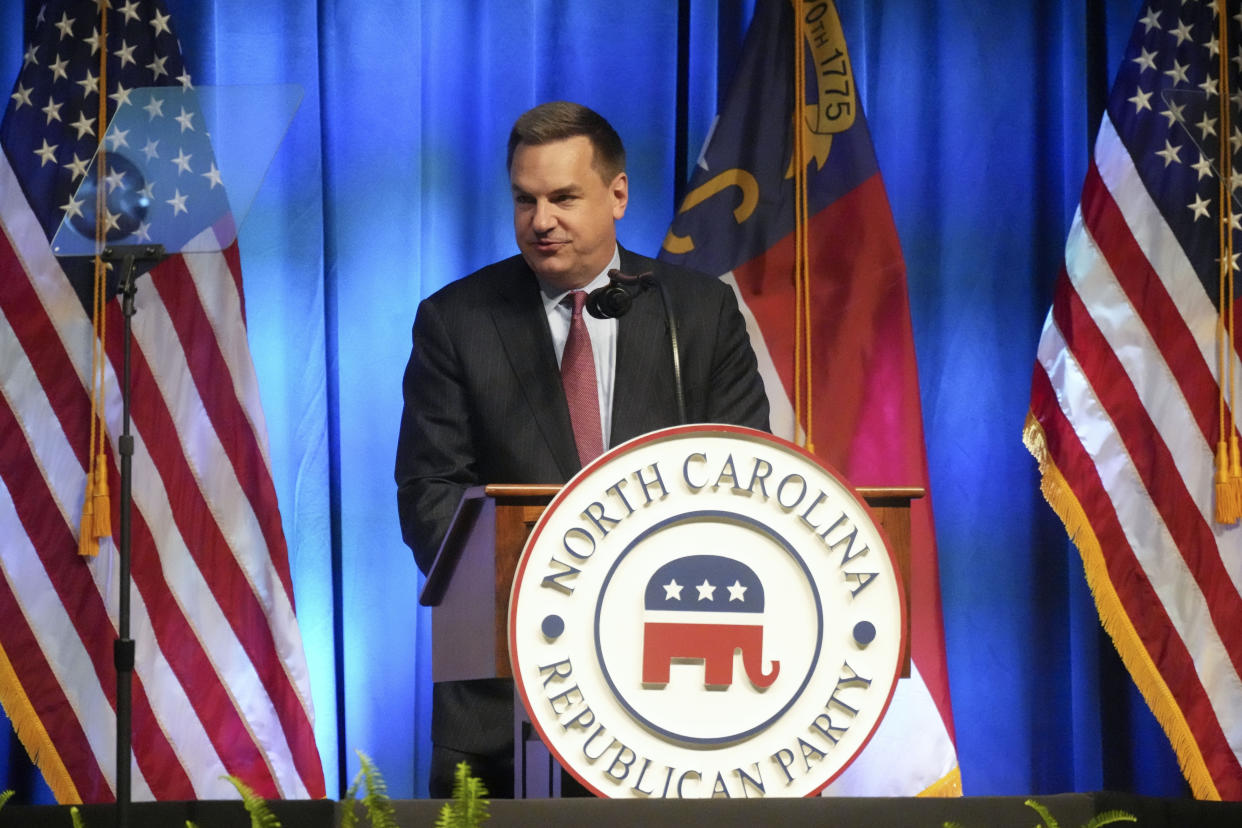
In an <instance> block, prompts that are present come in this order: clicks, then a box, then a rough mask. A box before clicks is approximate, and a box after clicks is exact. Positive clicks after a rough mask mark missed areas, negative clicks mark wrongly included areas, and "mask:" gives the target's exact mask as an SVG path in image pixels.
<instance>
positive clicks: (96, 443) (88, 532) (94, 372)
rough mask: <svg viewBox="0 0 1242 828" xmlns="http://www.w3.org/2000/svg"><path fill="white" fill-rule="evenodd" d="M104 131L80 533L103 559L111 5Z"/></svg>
mask: <svg viewBox="0 0 1242 828" xmlns="http://www.w3.org/2000/svg"><path fill="white" fill-rule="evenodd" d="M99 42H100V44H101V46H100V49H99V90H98V92H99V95H98V97H99V126H98V129H97V136H98V138H97V143H98V146H99V150H98V152H97V153H96V156H97V157H96V162H95V174H96V184H95V272H94V285H93V291H92V302H91V329H92V338H91V430H90V445H89V448H88V450H87V457H88V461H87V469H86V497H85V498H84V499H83V502H82V524H81V526H80V528H79V530H78V554H79V555H88V556H93V555H98V554H99V542H100V541H101V540H102V539H104V538H107V537H110V536H111V535H112V502H111V499H110V498H109V496H108V461H107V455H106V454H105V447H106V446H107V445H108V433H107V422H106V420H105V419H104V413H105V412H104V405H105V400H106V399H107V395H106V393H105V390H106V389H105V379H106V377H107V370H106V367H107V353H106V352H105V350H104V342H105V336H106V335H107V315H106V313H105V308H106V306H107V292H108V291H107V270H106V268H105V265H104V262H103V259H102V258H101V256H100V253H101V251H102V250H103V247H104V241H105V240H106V237H107V232H108V231H107V223H106V222H105V220H104V219H105V213H106V209H107V186H106V181H105V175H106V172H107V170H106V164H105V163H104V161H105V156H106V150H105V147H104V141H103V136H104V131H105V130H106V129H107V121H108V98H107V87H108V48H107V43H108V13H107V4H100V7H99Z"/></svg>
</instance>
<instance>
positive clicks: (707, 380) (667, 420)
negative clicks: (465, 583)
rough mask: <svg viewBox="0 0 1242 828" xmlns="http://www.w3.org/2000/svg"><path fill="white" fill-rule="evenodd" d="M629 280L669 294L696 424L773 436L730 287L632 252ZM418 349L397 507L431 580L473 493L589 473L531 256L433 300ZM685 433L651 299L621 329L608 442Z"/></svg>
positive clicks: (656, 298)
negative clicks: (465, 496) (641, 277)
mask: <svg viewBox="0 0 1242 828" xmlns="http://www.w3.org/2000/svg"><path fill="white" fill-rule="evenodd" d="M621 270H622V271H623V272H625V273H629V274H639V273H646V272H651V273H653V274H654V276H655V278H656V279H658V280H659V281H660V282H662V283H663V285H664V286H665V289H666V291H667V293H668V295H669V298H670V304H671V305H672V308H673V314H674V318H675V320H676V324H677V333H678V339H679V342H680V348H679V352H680V355H681V369H682V384H683V387H684V389H685V402H686V416H687V421H688V422H692V423H695V422H698V423H712V422H717V423H731V424H734V425H744V426H750V427H752V428H758V429H763V430H767V428H768V403H767V398H766V397H765V395H764V391H763V384H762V381H761V380H760V378H759V374H758V370H757V367H756V362H755V356H754V353H753V351H752V350H751V347H750V340H749V338H748V337H747V334H746V327H745V323H744V321H743V319H742V316H741V313H740V312H739V311H738V308H737V302H736V300H735V298H734V296H733V291H732V290H731V289H730V288H729V286H728V285H725V284H724V283H723V282H720V281H719V280H717V279H712V278H709V277H706V276H704V275H702V274H699V273H694V272H692V271H689V270H686V269H684V268H679V267H676V266H673V265H668V264H665V263H663V262H657V261H655V260H653V259H648V258H646V257H644V256H639V255H636V254H634V253H630V252H629V251H627V250H624V249H622V250H621ZM413 339H414V344H413V350H412V352H411V354H410V361H409V365H408V366H407V367H406V371H405V380H404V386H403V390H404V394H405V409H404V411H403V413H402V417H401V433H400V437H399V440H398V443H397V464H396V478H397V504H398V510H399V512H400V516H401V534H402V537H403V538H404V540H405V542H406V543H407V544H408V545H409V546H410V548H411V549H413V550H414V558H415V560H416V561H417V562H418V566H419V568H420V569H422V570H423V571H424V572H426V571H427V570H428V569H429V568H430V566H431V562H432V560H433V559H434V557H435V553H436V551H437V549H438V547H439V544H440V541H441V539H442V538H443V536H444V533H445V531H446V529H447V527H448V523H449V521H450V520H451V519H452V516H453V513H454V511H455V510H456V508H457V503H458V501H459V500H460V499H461V495H462V493H463V492H464V491H465V490H466V489H467V488H469V487H470V486H473V485H478V484H480V483H564V482H566V481H567V480H569V478H571V477H572V476H573V475H574V474H575V473H576V472H577V471H578V470H579V469H580V465H579V463H578V456H577V451H576V449H575V448H574V439H573V428H572V426H571V425H570V420H569V406H568V404H567V403H566V401H565V393H564V390H563V389H562V386H561V379H560V370H559V368H558V367H557V363H556V353H555V351H554V349H553V346H552V336H551V333H550V331H549V329H548V321H547V316H546V314H545V312H544V308H543V302H542V299H541V296H540V291H539V284H538V282H537V281H536V279H535V276H534V273H533V272H532V271H531V270H530V268H529V267H528V266H527V264H526V262H525V261H524V260H523V259H522V257H521V256H514V257H513V258H511V259H506V260H504V261H502V262H497V263H495V264H493V265H489V266H488V267H485V268H483V269H482V270H479V271H477V272H475V273H473V274H471V275H469V276H467V277H466V278H464V279H461V280H459V281H457V282H454V283H452V284H449V285H447V286H446V287H444V288H442V289H441V290H439V291H437V292H436V293H435V294H433V295H432V296H430V297H428V298H427V299H425V300H424V301H423V302H422V304H420V305H419V309H418V314H417V317H416V319H415V321H414V332H413ZM677 424H678V414H677V402H676V392H675V389H674V382H673V367H672V358H671V354H670V351H669V343H668V333H667V324H666V321H665V315H664V308H663V303H662V302H661V300H660V295H659V292H658V291H655V290H647V291H644V292H643V293H641V294H639V295H638V296H637V297H635V299H634V304H633V307H632V308H631V310H630V312H629V313H628V314H626V315H625V316H623V317H621V319H620V320H618V329H617V354H616V377H615V383H614V386H613V409H612V433H611V443H612V445H618V444H620V443H623V442H625V441H626V440H628V439H630V438H632V437H636V436H638V435H640V434H645V433H646V432H648V431H653V430H655V429H659V428H664V427H667V426H671V425H677Z"/></svg>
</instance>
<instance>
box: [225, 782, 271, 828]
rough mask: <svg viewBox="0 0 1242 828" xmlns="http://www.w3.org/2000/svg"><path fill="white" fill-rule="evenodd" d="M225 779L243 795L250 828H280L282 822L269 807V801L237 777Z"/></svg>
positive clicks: (243, 803)
mask: <svg viewBox="0 0 1242 828" xmlns="http://www.w3.org/2000/svg"><path fill="white" fill-rule="evenodd" d="M224 779H225V780H226V781H228V783H229V784H231V785H232V786H233V787H234V788H237V792H238V793H239V794H241V798H242V805H244V806H245V808H246V813H248V814H250V828H280V820H278V819H277V818H276V815H275V814H273V813H272V811H271V809H270V808H268V807H267V800H265V799H264V798H263V797H261V796H259V795H258V794H257V793H255V792H254V790H253V789H252V788H251V787H250V786H249V785H247V784H246V783H245V782H243V781H241V780H240V779H238V778H237V777H236V776H231V775H230V776H226V777H224Z"/></svg>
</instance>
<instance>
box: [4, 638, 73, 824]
mask: <svg viewBox="0 0 1242 828" xmlns="http://www.w3.org/2000/svg"><path fill="white" fill-rule="evenodd" d="M0 703H3V705H4V712H5V713H6V714H7V715H8V717H9V721H11V722H12V723H13V732H14V733H16V734H17V738H18V739H19V740H20V741H21V743H22V747H24V748H25V749H26V753H27V754H28V755H29V756H30V759H31V761H32V762H34V764H35V767H37V768H38V769H39V772H40V773H42V774H43V781H44V782H46V783H47V786H48V788H50V789H51V791H52V795H53V796H55V797H56V801H57V802H58V803H60V804H61V805H77V804H81V802H82V797H81V796H80V795H79V794H78V789H77V786H76V785H74V784H73V778H72V777H71V776H70V775H69V770H68V769H67V768H66V767H65V763H64V761H63V760H62V759H61V758H60V754H59V753H58V752H57V751H56V748H55V746H54V745H53V744H52V737H51V736H49V735H48V732H47V729H46V728H45V727H44V726H43V720H42V719H40V718H39V714H38V713H37V712H36V711H35V709H34V705H33V704H32V703H31V701H30V697H29V696H27V695H26V691H25V689H23V687H22V684H21V682H20V681H19V680H18V678H17V673H16V672H15V671H14V670H13V665H12V663H11V662H10V661H9V656H8V653H6V652H5V651H4V649H3V648H0Z"/></svg>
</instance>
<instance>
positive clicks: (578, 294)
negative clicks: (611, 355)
mask: <svg viewBox="0 0 1242 828" xmlns="http://www.w3.org/2000/svg"><path fill="white" fill-rule="evenodd" d="M586 298H587V295H586V291H582V290H575V291H573V292H571V293H570V294H569V295H568V296H566V297H565V298H564V300H562V301H563V302H564V304H566V305H568V304H570V302H571V301H572V303H573V316H572V317H570V320H569V338H568V339H566V340H565V352H564V353H563V354H562V355H561V383H562V384H563V385H564V386H565V399H566V401H567V402H568V403H569V419H570V421H571V422H572V423H573V426H574V444H575V445H576V446H577V447H578V460H579V461H580V462H581V463H582V465H583V466H585V465H586V464H587V463H589V462H591V461H592V460H594V459H595V458H596V457H599V456H600V455H601V454H603V452H604V437H603V433H602V430H601V427H600V419H599V386H598V385H597V384H596V380H595V355H594V354H593V353H592V351H591V336H590V334H588V333H587V327H586V322H585V321H584V320H583V318H582V306H583V305H584V304H586Z"/></svg>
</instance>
